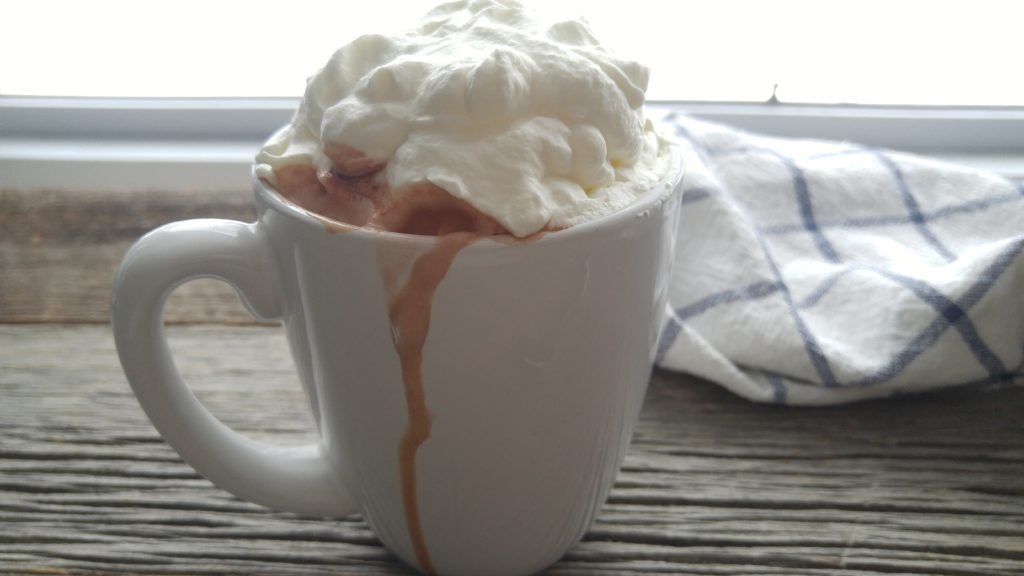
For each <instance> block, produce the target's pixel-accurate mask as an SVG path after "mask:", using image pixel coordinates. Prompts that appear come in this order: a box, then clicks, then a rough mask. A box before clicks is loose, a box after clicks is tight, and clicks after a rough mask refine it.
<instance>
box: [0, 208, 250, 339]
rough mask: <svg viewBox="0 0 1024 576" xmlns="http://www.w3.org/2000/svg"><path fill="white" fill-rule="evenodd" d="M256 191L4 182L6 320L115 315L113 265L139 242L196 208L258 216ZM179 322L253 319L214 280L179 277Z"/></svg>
mask: <svg viewBox="0 0 1024 576" xmlns="http://www.w3.org/2000/svg"><path fill="white" fill-rule="evenodd" d="M255 216H256V210H255V207H254V206H253V202H252V193H251V192H249V191H245V190H242V191H216V190H199V191H192V192H182V191H176V192H161V191H158V190H139V191H133V192H131V193H127V192H88V191H47V190H34V191H14V190H0V271H2V273H0V322H8V323H10V322H19V323H21V322H65V323H67V322H85V323H106V322H107V321H108V319H109V309H110V287H111V284H112V282H113V278H114V272H115V271H116V270H117V266H118V264H120V262H121V258H122V257H123V256H124V253H125V252H126V251H127V250H128V247H129V246H131V244H132V242H134V241H135V240H136V239H138V238H139V237H141V236H142V235H143V234H145V233H146V232H148V231H150V230H152V229H153V228H156V227H157V226H160V225H162V224H166V223H168V222H174V221H176V220H185V219H189V218H230V219H235V220H242V221H246V222H249V221H252V220H253V219H255ZM166 318H167V320H168V321H170V322H207V323H243V324H251V323H253V320H252V318H251V317H250V316H249V314H248V313H246V312H245V310H244V309H243V308H242V306H241V304H240V303H239V302H238V297H237V296H236V295H235V292H234V291H233V290H232V289H231V288H229V287H228V286H227V285H225V284H223V283H221V282H217V281H214V280H207V279H203V280H196V281H193V282H189V283H188V284H185V285H184V286H182V287H180V288H179V289H178V291H177V292H176V293H175V295H174V296H173V297H172V298H171V300H170V301H169V302H168V306H167V315H166Z"/></svg>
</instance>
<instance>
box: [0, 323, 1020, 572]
mask: <svg viewBox="0 0 1024 576" xmlns="http://www.w3.org/2000/svg"><path fill="white" fill-rule="evenodd" d="M170 332H171V335H172V347H173V348H174V350H175V352H176V354H177V358H178V360H179V363H180V365H181V367H182V371H183V372H184V374H185V375H186V377H187V378H188V379H189V380H190V381H191V382H192V383H193V387H194V388H195V389H196V391H197V394H198V395H199V396H200V398H201V399H202V400H203V401H204V402H205V403H206V404H207V406H209V407H210V408H211V410H213V411H214V413H216V414H218V415H219V416H220V417H221V418H222V419H223V420H224V421H225V422H227V423H228V424H230V425H231V426H233V427H235V428H237V429H238V430H240V431H243V432H245V433H247V434H250V435H252V436H254V437H258V438H264V439H275V441H278V442H281V443H304V442H308V441H311V440H313V439H314V438H315V436H314V432H313V425H312V422H311V419H310V416H309V411H308V409H307V408H306V406H305V399H304V397H303V394H302V392H301V390H300V388H299V385H298V383H297V381H296V378H295V376H294V373H293V370H292V368H291V365H290V360H289V356H288V351H287V346H286V344H285V341H284V338H283V335H282V334H281V333H280V330H279V329H276V328H261V327H237V326H236V327H217V326H177V327H172V328H171V331H170ZM0 573H30V574H66V573H72V574H126V573H130V574H232V575H234V574H237V575H242V574H246V575H250V574H256V575H264V574H266V575H269V574H275V575H277V574H285V575H291V574H296V575H298V574H314V575H316V574H324V575H326V574H332V575H334V574H411V571H410V570H409V569H408V568H406V567H404V566H403V565H401V564H400V563H399V562H398V561H397V560H396V558H395V557H394V556H393V555H391V554H390V553H388V552H387V551H386V550H384V549H383V548H382V547H381V546H380V544H379V542H378V540H377V539H376V537H375V536H374V535H373V534H372V532H371V531H370V530H369V528H368V527H367V526H366V525H365V524H364V523H363V521H362V520H361V519H360V518H358V517H353V518H347V519H343V520H330V521H327V520H318V519H308V518H300V517H297V516H294V515H290V514H282V513H275V512H271V511H269V510H266V509H264V508H261V507H259V506H255V505H252V504H248V503H245V502H242V501H239V500H237V499H235V498H234V497H232V496H230V495H228V494H227V493H225V492H222V491H220V490H218V489H216V488H214V487H213V486H211V485H210V484H209V483H208V482H207V481H206V480H204V479H203V478H201V477H199V476H198V475H197V474H196V473H195V472H194V471H193V470H192V469H191V468H190V467H188V466H187V465H185V464H184V463H183V462H182V461H181V460H180V459H179V458H178V457H177V456H176V454H175V453H174V452H173V451H172V450H170V448H168V447H167V446H166V445H165V444H164V443H163V441H162V440H161V439H160V437H159V436H158V435H157V433H156V432H155V430H154V429H153V428H152V426H151V425H150V424H149V422H148V421H147V420H146V418H145V416H144V415H143V414H142V411H141V409H140V408H139V407H138V405H137V403H136V401H135V399H134V397H133V396H132V395H131V392H130V390H129V388H128V385H127V384H126V383H125V381H124V378H123V376H122V374H121V371H120V368H119V366H118V363H117V360H116V355H115V353H114V349H113V343H112V337H111V335H110V333H109V329H108V328H106V327H105V326H97V325H75V326H61V325H46V324H38V325H0ZM1022 573H1024V390H1021V389H1009V390H1003V391H998V392H976V391H975V392H968V391H960V392H946V393H937V394H931V395H928V396H919V397H913V398H900V399H892V400H889V401H885V402H870V403H862V404H856V405H852V406H844V407H834V408H817V409H799V408H785V407H773V406H761V405H754V404H751V403H749V402H746V401H744V400H741V399H738V398H735V397H733V396H731V395H729V394H728V393H727V392H725V391H723V390H721V389H720V388H718V387H716V386H714V385H711V384H708V383H705V382H701V381H698V380H695V379H692V378H689V377H685V376H681V375H678V374H668V373H656V374H655V376H654V378H653V380H652V385H651V390H650V393H649V395H648V398H647V402H646V404H645V408H644V412H643V414H642V417H641V421H640V423H639V425H638V429H637V432H636V435H635V437H634V442H633V444H632V446H631V448H630V451H629V453H628V455H627V458H626V463H625V466H624V469H623V471H622V473H621V474H620V476H619V478H618V482H617V483H616V485H615V488H614V489H613V492H612V494H611V497H610V500H609V502H608V504H607V505H606V506H605V507H604V509H603V510H602V512H601V514H600V516H599V517H598V519H597V521H596V523H595V524H594V525H593V526H592V528H591V529H590V531H589V532H588V533H587V535H586V537H585V538H584V540H583V542H581V543H580V544H579V545H577V546H576V547H574V548H573V549H572V550H571V551H570V552H569V553H568V554H567V555H566V556H565V558H564V559H563V560H562V561H561V562H560V563H558V564H557V565H555V566H554V567H552V568H551V569H550V570H548V571H547V574H551V575H560V576H568V575H590V574H599V575H605V574H607V575H611V574H625V575H640V574H723V575H749V574H778V575H804V574H807V575H811V574H814V575H818V574H822V575H823V574H844V575H867V574H876V575H877V574H930V575H951V576H952V575H967V574H971V575H974V574H983V575H1019V574H1022Z"/></svg>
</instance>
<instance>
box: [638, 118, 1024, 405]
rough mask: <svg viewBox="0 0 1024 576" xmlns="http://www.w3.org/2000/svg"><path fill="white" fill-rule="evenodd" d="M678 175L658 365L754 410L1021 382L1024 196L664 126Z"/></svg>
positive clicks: (918, 170) (858, 155)
mask: <svg viewBox="0 0 1024 576" xmlns="http://www.w3.org/2000/svg"><path fill="white" fill-rule="evenodd" d="M665 126H666V128H667V129H668V130H674V132H675V137H676V138H677V139H678V140H679V142H680V144H681V146H682V148H683V150H684V158H685V162H686V164H687V171H686V175H685V177H684V179H685V180H684V181H685V186H684V190H685V191H684V193H683V201H682V208H681V210H682V211H681V214H680V228H679V239H678V244H677V253H676V262H675V270H674V273H673V278H672V285H671V289H670V304H669V310H667V313H666V320H665V324H664V326H663V329H662V333H661V340H660V344H659V349H658V357H657V362H658V365H659V366H661V367H662V368H665V369H669V370H678V371H683V372H688V373H691V374H695V375H697V376H701V377H704V378H707V379H709V380H712V381H714V382H717V383H719V384H722V385H723V386H725V387H726V388H728V389H730V390H732V391H733V392H735V393H737V394H739V395H741V396H744V397H747V398H750V399H752V400H756V401H761V402H776V403H782V404H835V403H841V402H850V401H855V400H862V399H866V398H877V397H886V396H892V395H897V394H907V393H914V392H920V391H924V390H931V389H938V388H947V387H954V386H973V387H979V388H987V387H1001V386H1013V385H1024V370H1022V367H1024V254H1022V251H1024V250H1022V248H1024V186H1022V185H1021V184H1020V183H1014V182H1011V181H1009V180H1007V179H1005V178H1002V177H1000V176H997V175H995V174H990V173H986V172H982V171H977V170H973V169H970V168H966V167H962V166H956V165H951V164H948V163H943V162H939V161H936V160H933V159H929V158H925V157H920V156H914V155H910V154H904V153H898V152H893V151H888V150H879V149H875V148H869V147H865V146H859V145H856V144H850V143H843V142H826V141H810V140H794V139H781V138H767V137H762V136H758V135H753V134H749V133H744V132H741V131H737V130H735V129H732V128H729V127H726V126H722V125H718V124H712V123H708V122H703V121H699V120H696V119H694V118H690V117H687V116H685V115H681V114H674V113H669V114H668V116H667V117H666V118H665Z"/></svg>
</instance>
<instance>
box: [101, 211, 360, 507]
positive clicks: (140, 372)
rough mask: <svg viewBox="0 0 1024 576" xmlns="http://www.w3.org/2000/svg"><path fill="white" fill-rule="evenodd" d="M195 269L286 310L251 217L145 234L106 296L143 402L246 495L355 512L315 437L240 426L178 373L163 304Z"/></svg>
mask: <svg viewBox="0 0 1024 576" xmlns="http://www.w3.org/2000/svg"><path fill="white" fill-rule="evenodd" d="M200 277H212V278H216V279H219V280H222V281H224V282H227V283H228V284H230V285H231V286H233V287H234V288H235V290H236V291H237V292H238V294H239V296H240V297H241V299H242V302H243V303H244V304H245V306H246V308H247V309H248V310H249V312H250V313H251V314H252V315H253V316H254V317H255V318H257V319H259V320H276V319H280V318H281V317H282V315H283V292H282V290H281V287H280V284H279V280H278V275H277V266H276V264H275V261H274V257H273V253H272V251H271V249H270V246H269V244H268V243H267V240H266V238H265V237H264V236H263V233H262V232H261V230H260V229H259V226H258V224H246V223H243V222H237V221H234V220H218V219H202V220H187V221H184V222H175V223H172V224H167V225H166V226H163V227H160V228H158V229H156V230H154V231H152V232H150V233H149V234H147V235H145V236H143V237H142V238H141V239H139V241H138V242H136V243H135V245H134V246H132V247H131V249H130V250H129V251H128V253H127V254H126V255H125V258H124V261H123V262H122V263H121V267H120V268H119V269H118V271H117V275H116V277H115V279H114V288H113V299H112V304H111V317H112V321H113V327H114V340H115V342H116V344H117V353H118V356H119V357H120V359H121V365H122V367H123V368H124V372H125V375H126V376H127V378H128V382H129V383H130V384H131V386H132V390H133V391H134V392H135V395H136V397H138V399H139V403H140V404H142V408H143V410H145V412H146V414H147V415H148V416H149V418H150V420H152V421H153V424H154V425H155V426H156V428H157V430H159V431H160V434H161V435H163V437H164V439H165V440H167V442H168V443H169V444H170V445H171V447H173V448H174V449H175V450H176V451H177V452H178V454H180V455H181V457H182V458H184V459H185V461H186V462H188V463H189V464H190V465H191V466H192V467H193V468H195V469H196V470H197V471H198V472H199V473H200V474H202V475H203V476H205V477H206V478H208V479H209V480H210V481H211V482H213V483H214V484H215V485H217V486H218V487H220V488H222V489H224V490H227V491H228V492H231V493H233V494H235V495H236V496H238V497H240V498H242V499H244V500H248V501H250V502H254V503H256V504H261V505H263V506H266V507H268V508H273V509H276V510H281V511H286V512H295V513H297V514H303V515H308V516H345V515H348V514H351V513H353V512H355V511H356V505H355V502H354V501H353V499H352V497H351V496H350V495H349V494H348V492H347V491H346V490H345V489H344V488H343V487H342V485H341V484H340V481H339V480H338V479H337V477H336V476H335V474H334V472H333V471H332V469H331V466H330V464H329V463H328V461H327V459H326V457H325V456H324V454H323V452H322V449H321V444H320V443H316V444H311V445H308V446H301V447H285V446H274V445H271V444H266V443H263V442H257V441H255V440H253V439H251V438H248V437H246V436H243V435H241V434H239V433H238V432H235V431H234V430H232V429H231V428H229V427H228V426H226V425H225V424H224V423H222V422H221V421H220V420H218V419H217V418H216V417H215V416H214V415H213V414H211V413H210V412H209V410H207V409H206V407H205V406H203V404H202V403H201V402H199V400H198V399H197V398H196V397H195V395H194V394H193V393H192V390H191V389H190V388H189V387H188V384H186V383H185V382H184V381H183V380H182V378H181V374H180V373H179V372H178V368H177V366H175V364H174V359H173V358H172V357H171V350H170V348H169V347H168V345H167V337H166V335H165V334H164V329H163V310H164V304H165V302H166V301H167V297H168V296H169V295H170V294H171V292H172V291H173V290H174V289H175V288H176V287H177V286H179V285H180V284H182V283H183V282H185V281H187V280H191V279H194V278H200Z"/></svg>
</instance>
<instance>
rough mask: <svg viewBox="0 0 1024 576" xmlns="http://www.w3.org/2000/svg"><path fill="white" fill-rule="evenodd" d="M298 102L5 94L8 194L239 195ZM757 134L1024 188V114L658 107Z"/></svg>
mask: <svg viewBox="0 0 1024 576" xmlns="http://www.w3.org/2000/svg"><path fill="white" fill-rule="evenodd" d="M295 105H296V100H293V99H262V100H260V99H248V100H162V99H153V100H150V99H142V100H125V99H58V98H10V97H0V126H2V127H3V128H2V132H0V188H9V189H10V188H19V189H37V188H66V189H107V190H118V189H123V190H133V189H140V188H150V189H152V188H161V189H166V190H175V189H238V188H246V187H248V185H249V182H248V180H249V172H250V167H251V163H252V158H253V156H254V155H255V153H256V151H257V150H258V148H259V146H260V143H261V142H262V141H263V140H264V139H265V138H266V137H267V136H268V135H269V134H271V133H272V132H273V131H274V130H275V129H276V128H277V127H279V126H281V125H283V124H284V123H286V122H287V121H288V119H289V118H290V116H291V112H292V110H293V109H294V107H295ZM651 106H652V108H654V109H664V108H666V107H677V108H679V109H682V110H684V111H686V112H687V113H690V114H693V115H695V116H699V117H703V118H706V119H708V120H712V121H716V122H722V123H726V124H730V125H733V126H736V127H739V128H743V129H746V130H749V131H753V132H759V133H763V134H768V135H777V136H785V137H806V138H823V139H832V140H849V141H854V142H860V143H863V144H867V145H871V146H879V147H884V148H891V149H897V150H904V151H908V152H914V153H919V154H927V155H929V156H932V157H935V158H939V159H942V160H946V161H951V162H956V163H959V164H964V165H967V166H971V167H974V168H978V169H982V170H989V171H994V172H997V173H1000V174H1003V175H1004V176H1007V177H1010V178H1015V179H1024V138H1021V137H1020V135H1021V134H1024V109H1021V108H1003V109H995V110H991V109H972V108H950V109H938V108H893V107H849V106H797V105H780V104H721V103H653V104H652V105H651Z"/></svg>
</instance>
